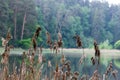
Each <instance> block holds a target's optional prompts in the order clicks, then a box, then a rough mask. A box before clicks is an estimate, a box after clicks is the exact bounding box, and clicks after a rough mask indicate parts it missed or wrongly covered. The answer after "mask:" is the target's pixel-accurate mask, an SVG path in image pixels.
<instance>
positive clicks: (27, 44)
mask: <svg viewBox="0 0 120 80" xmlns="http://www.w3.org/2000/svg"><path fill="white" fill-rule="evenodd" d="M18 43H19V46H21V48H23V49H28V48H30V45H31V39H30V38H28V39H23V40H20V41H19V42H18Z"/></svg>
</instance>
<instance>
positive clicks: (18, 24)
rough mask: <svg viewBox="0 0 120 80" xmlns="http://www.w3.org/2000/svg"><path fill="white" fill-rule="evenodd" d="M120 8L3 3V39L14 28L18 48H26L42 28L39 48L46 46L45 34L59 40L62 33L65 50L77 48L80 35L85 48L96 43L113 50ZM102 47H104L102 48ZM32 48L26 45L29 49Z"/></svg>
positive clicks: (27, 0)
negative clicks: (35, 32) (74, 38)
mask: <svg viewBox="0 0 120 80" xmlns="http://www.w3.org/2000/svg"><path fill="white" fill-rule="evenodd" d="M119 21H120V5H109V4H108V2H100V1H92V2H90V1H89V0H12V1H11V0H0V37H5V35H6V34H5V33H6V32H7V30H8V28H11V32H12V36H13V39H12V41H11V43H12V44H13V45H14V46H15V47H25V48H26V45H25V46H24V45H21V42H22V43H24V42H25V43H26V41H27V43H30V40H31V39H30V38H31V37H32V35H33V34H34V31H35V30H36V28H37V27H39V26H40V27H41V28H42V32H41V33H40V36H39V43H38V45H43V46H44V47H47V45H46V36H45V32H46V31H48V32H49V33H50V34H51V37H52V40H53V41H54V40H56V39H57V33H58V32H59V31H60V32H61V34H62V36H63V43H64V47H66V48H74V47H76V46H75V45H74V44H75V42H74V40H73V38H72V37H73V36H74V35H75V34H78V35H80V37H81V39H82V42H83V45H84V47H85V48H91V47H92V44H93V41H94V39H95V40H97V41H98V43H99V44H101V45H104V44H105V42H106V43H107V45H108V46H109V45H110V48H111V46H113V45H114V44H115V43H116V42H117V41H118V40H119V39H120V37H119V35H120V31H119V30H120V22H119ZM102 43H103V44H102ZM28 46H29V44H27V47H28Z"/></svg>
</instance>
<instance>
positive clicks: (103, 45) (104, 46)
mask: <svg viewBox="0 0 120 80" xmlns="http://www.w3.org/2000/svg"><path fill="white" fill-rule="evenodd" d="M99 47H100V48H101V49H112V48H113V46H112V45H111V44H110V42H109V40H105V41H104V42H103V43H100V45H99Z"/></svg>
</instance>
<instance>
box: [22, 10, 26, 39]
mask: <svg viewBox="0 0 120 80" xmlns="http://www.w3.org/2000/svg"><path fill="white" fill-rule="evenodd" d="M25 23H26V12H25V14H24V18H23V25H22V32H21V40H22V39H23V35H24V29H25Z"/></svg>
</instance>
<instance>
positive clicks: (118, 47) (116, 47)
mask: <svg viewBox="0 0 120 80" xmlns="http://www.w3.org/2000/svg"><path fill="white" fill-rule="evenodd" d="M114 48H115V49H120V40H118V41H117V42H115V44H114Z"/></svg>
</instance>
